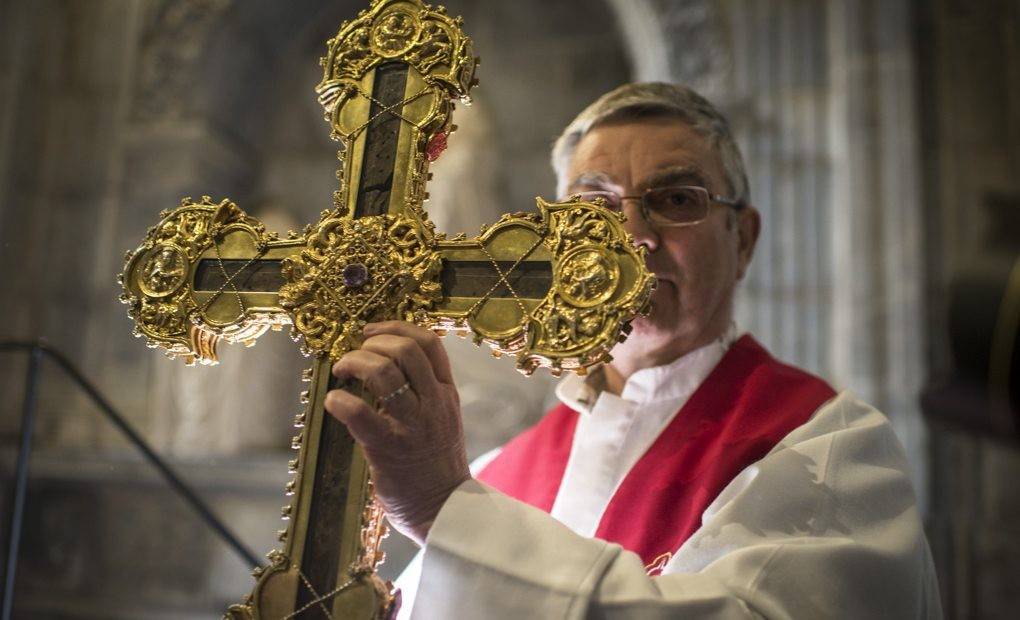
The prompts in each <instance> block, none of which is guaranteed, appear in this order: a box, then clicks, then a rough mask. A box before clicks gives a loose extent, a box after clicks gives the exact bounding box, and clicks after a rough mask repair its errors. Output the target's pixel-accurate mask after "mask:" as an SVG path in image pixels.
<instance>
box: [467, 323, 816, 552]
mask: <svg viewBox="0 0 1020 620" xmlns="http://www.w3.org/2000/svg"><path fill="white" fill-rule="evenodd" d="M833 396H835V392H834V391H833V389H832V388H831V387H830V386H829V385H828V384H827V383H826V382H825V381H823V380H821V379H819V378H817V377H815V376H813V375H810V374H808V373H806V372H804V371H802V370H799V369H797V368H794V367H792V366H788V365H786V364H783V363H781V362H779V361H777V360H776V359H775V358H773V357H772V356H771V355H769V353H768V352H767V351H766V350H765V349H764V348H763V347H762V346H761V345H760V344H758V342H757V341H756V340H755V339H754V338H752V337H751V336H747V335H745V336H743V337H741V338H740V339H738V340H737V341H736V342H735V343H733V345H732V346H731V347H730V348H729V350H728V351H727V352H726V354H725V355H724V356H723V358H722V360H721V361H720V362H719V364H718V365H717V366H716V367H715V369H714V370H713V371H712V372H711V373H710V374H709V376H708V377H707V378H706V379H705V381H704V382H703V383H702V384H701V385H700V386H699V387H698V389H697V390H696V391H695V392H694V394H692V395H691V397H690V398H689V399H688V401H687V403H686V404H685V405H684V406H683V407H682V408H681V409H680V411H679V412H678V413H677V414H676V415H675V416H674V417H673V419H672V420H671V421H670V423H669V424H668V425H667V426H666V428H665V429H664V430H663V431H662V433H661V434H660V435H659V436H658V438H657V439H656V440H655V442H654V443H653V444H652V445H651V447H650V448H649V449H648V450H647V452H645V454H644V455H643V456H642V457H641V458H640V459H639V460H638V462H637V463H636V464H635V465H634V467H632V468H631V470H630V471H629V472H628V473H627V475H626V476H625V477H624V479H623V482H622V483H621V484H620V486H619V488H617V489H616V492H615V493H614V495H613V497H612V499H611V500H610V502H609V505H608V506H607V507H606V510H605V512H604V513H603V514H602V518H601V520H600V522H599V526H598V529H597V530H596V532H595V536H596V537H597V538H600V539H603V540H606V541H609V542H615V543H618V544H620V545H621V546H623V547H624V548H625V549H628V550H630V551H633V552H635V553H637V554H638V555H639V556H641V558H642V560H643V561H644V563H645V565H646V566H649V567H651V571H652V572H658V570H661V568H662V566H663V565H664V564H665V561H664V558H665V559H668V557H669V555H671V554H672V553H675V552H676V550H677V549H679V548H680V546H681V545H682V544H683V543H684V541H686V540H687V539H688V538H689V537H690V536H691V534H693V533H694V532H695V531H697V529H698V528H699V527H701V515H702V513H703V512H704V511H705V509H706V508H707V507H708V505H709V504H711V503H712V500H714V499H715V498H716V496H718V495H719V493H720V491H722V489H723V488H724V487H725V486H726V485H727V484H729V482H730V481H731V480H733V478H734V477H735V476H736V475H737V474H738V473H740V472H741V471H742V470H744V469H745V468H747V467H748V466H749V465H751V464H752V463H754V462H756V461H758V460H760V459H761V458H763V457H764V456H765V455H766V454H767V453H768V452H769V451H770V450H771V449H772V448H773V447H774V446H775V445H776V444H777V443H778V442H779V441H781V440H782V439H783V437H785V436H786V435H787V434H789V433H790V432H792V431H793V430H794V429H796V428H797V427H799V426H801V425H802V424H804V423H805V422H807V421H808V419H809V418H810V417H811V416H812V414H814V412H815V411H817V410H818V408H819V407H820V406H821V405H822V404H823V403H825V402H826V401H828V400H829V399H830V398H832V397H833ZM578 415H579V414H578V413H577V412H576V411H574V410H572V409H570V408H569V407H567V406H566V405H559V406H558V407H555V408H554V409H552V410H551V411H550V412H549V413H547V414H546V415H545V417H543V418H542V420H541V421H540V422H539V423H538V424H536V425H535V426H533V427H531V428H530V429H528V430H527V431H525V432H524V433H522V434H521V435H518V436H517V437H516V438H515V439H513V440H512V441H511V442H509V443H508V444H507V445H506V446H505V447H504V448H503V450H502V451H501V452H500V454H499V456H497V457H496V458H495V459H494V460H493V461H492V462H491V463H489V465H487V466H486V467H485V468H484V469H483V470H482V471H481V472H480V473H479V474H478V476H477V478H478V479H479V480H481V481H482V482H485V483H486V484H489V485H490V486H493V487H495V488H496V489H498V490H500V491H502V492H503V493H506V494H507V495H509V496H511V497H514V498H516V499H518V500H520V501H523V502H525V503H528V504H531V505H532V506H535V507H537V508H540V509H542V510H544V511H546V512H549V511H550V510H551V509H552V506H553V502H554V501H555V499H556V494H557V492H558V491H559V487H560V482H561V480H562V478H563V473H564V471H565V469H566V467H567V461H568V460H569V458H570V450H571V445H572V442H573V437H574V430H575V428H576V425H577V419H578ZM656 569H658V570H656Z"/></svg>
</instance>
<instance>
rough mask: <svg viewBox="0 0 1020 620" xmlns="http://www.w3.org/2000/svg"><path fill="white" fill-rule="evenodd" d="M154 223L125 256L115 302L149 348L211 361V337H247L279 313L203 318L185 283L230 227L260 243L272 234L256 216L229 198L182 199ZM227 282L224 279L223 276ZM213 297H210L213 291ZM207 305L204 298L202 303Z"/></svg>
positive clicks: (272, 322)
mask: <svg viewBox="0 0 1020 620" xmlns="http://www.w3.org/2000/svg"><path fill="white" fill-rule="evenodd" d="M160 217H161V219H160V222H159V224H157V225H156V226H154V227H152V228H150V229H149V232H148V234H147V235H146V238H145V240H144V241H143V242H142V245H140V246H139V247H138V248H137V249H135V250H134V251H131V252H128V253H127V254H126V256H125V263H124V270H123V271H122V273H121V275H120V277H119V278H118V280H119V282H120V283H121V285H122V286H123V293H122V294H121V301H122V302H123V303H125V304H127V305H128V315H129V316H130V317H131V318H132V319H134V321H135V335H136V336H138V337H145V338H146V340H147V341H148V343H149V346H152V347H157V346H158V347H162V348H164V349H166V351H167V354H168V355H169V356H171V357H176V356H181V357H182V358H183V359H184V360H185V362H186V363H189V364H191V363H194V362H196V361H200V362H202V363H204V364H211V363H215V362H216V341H217V340H219V339H220V338H224V339H226V340H228V341H230V342H235V341H251V340H252V339H253V338H256V337H258V336H259V335H260V334H262V333H263V332H264V331H265V330H266V329H268V328H269V327H271V326H272V325H275V324H279V323H281V322H285V321H286V317H285V316H282V315H281V316H275V315H274V316H263V315H261V314H259V313H245V312H241V314H240V315H239V316H238V317H237V320H236V321H234V322H232V323H229V324H226V325H216V324H212V323H210V322H209V321H208V320H206V317H205V316H204V314H203V312H202V310H203V308H202V306H201V305H200V304H199V303H198V301H196V299H195V295H194V290H193V289H192V287H191V286H186V283H187V282H188V279H189V278H190V277H192V276H193V275H194V271H195V269H196V267H197V265H198V262H199V260H200V259H201V258H202V257H203V255H205V254H207V253H208V252H210V251H211V250H214V249H216V243H217V239H218V238H219V237H220V236H221V235H223V234H224V233H225V232H227V231H230V230H238V229H240V230H245V231H247V232H248V234H250V235H251V236H252V237H253V238H254V239H255V240H256V241H255V243H256V244H265V243H267V242H268V241H270V240H272V239H273V238H274V237H273V236H272V235H269V234H267V233H266V231H265V227H264V226H263V225H262V224H261V223H260V222H258V221H257V220H255V219H253V218H250V217H248V216H247V215H246V214H245V213H244V211H242V210H241V209H240V208H238V206H237V205H236V204H234V203H233V202H230V201H229V200H226V199H224V200H221V201H219V202H213V201H212V199H211V198H210V197H208V196H203V197H202V199H201V200H199V201H197V202H196V201H193V200H192V199H191V198H185V199H184V200H182V201H181V205H180V206H179V207H177V208H176V209H173V210H170V211H164V212H163V213H161V214H160ZM225 279H226V281H227V285H229V284H230V278H229V277H227V278H225ZM214 297H215V296H214ZM206 305H208V303H207V304H206Z"/></svg>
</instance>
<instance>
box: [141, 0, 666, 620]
mask: <svg viewBox="0 0 1020 620" xmlns="http://www.w3.org/2000/svg"><path fill="white" fill-rule="evenodd" d="M461 26H462V24H461V20H460V18H456V19H454V18H451V17H449V16H448V15H447V14H446V12H445V10H444V9H443V8H441V7H435V8H433V7H430V6H428V5H425V4H423V3H422V2H421V1H420V0H375V1H373V2H372V3H371V6H370V8H369V9H368V10H365V11H362V12H361V13H360V14H359V15H358V16H357V18H356V19H354V20H352V21H350V22H346V23H344V24H343V25H342V26H341V28H340V31H339V33H338V34H337V35H336V37H334V38H333V39H330V41H329V42H328V52H327V55H326V57H325V58H323V59H322V65H323V79H322V82H321V83H320V84H319V85H318V87H317V88H316V92H317V93H318V95H319V101H320V102H321V103H322V105H323V106H324V108H325V111H326V119H327V120H328V121H329V123H330V127H331V129H332V137H333V138H334V139H336V140H338V141H339V142H340V143H341V145H342V149H341V157H340V159H341V167H340V170H339V172H338V177H339V178H340V189H339V190H338V191H337V192H336V193H335V194H334V207H333V208H332V209H330V210H327V211H324V212H323V213H322V214H321V216H320V218H319V221H318V223H317V224H314V225H309V226H308V227H306V228H305V230H304V232H303V234H296V233H291V234H290V235H289V236H288V237H287V238H282V239H281V238H280V237H279V236H278V235H276V234H274V233H270V232H267V231H266V229H265V227H264V226H263V225H262V224H261V223H260V222H259V221H258V220H256V219H255V218H252V217H250V216H248V215H247V214H245V213H244V212H243V211H242V210H241V209H240V208H239V207H237V206H236V205H235V204H234V203H233V202H231V201H229V200H218V201H214V200H211V199H210V198H209V197H203V198H201V199H200V200H191V199H185V200H183V201H182V202H181V205H180V206H179V207H177V208H175V209H172V210H168V211H164V212H163V213H161V214H160V217H161V219H160V221H159V223H158V224H157V225H156V226H154V227H153V228H151V229H150V230H149V232H148V234H147V236H146V238H145V240H144V242H143V243H142V244H141V245H140V246H139V247H138V248H137V249H136V250H134V251H131V252H128V254H127V257H126V262H125V267H124V270H123V273H122V274H121V282H122V284H123V287H124V293H123V295H122V301H124V303H126V304H128V306H129V311H128V313H129V315H130V316H131V318H132V319H134V321H135V333H136V335H138V336H144V337H145V338H146V340H147V341H148V343H149V344H150V345H151V346H158V347H162V348H164V349H166V350H167V352H168V354H169V355H170V356H172V357H181V358H183V359H184V360H185V362H187V363H189V364H190V363H194V362H196V361H198V362H202V363H215V361H216V344H217V342H218V341H219V340H221V339H223V340H227V341H228V342H244V343H245V344H248V345H251V344H253V343H254V342H255V339H256V338H257V337H258V336H259V335H261V334H262V333H264V332H265V331H266V330H267V329H270V328H275V329H279V328H281V327H282V326H284V325H288V324H289V325H292V334H293V335H294V336H295V339H296V340H299V341H300V342H301V346H302V348H303V350H304V351H305V353H307V354H309V355H311V356H313V357H314V359H315V360H316V362H315V364H314V366H313V368H311V369H309V370H308V371H306V372H305V373H304V376H303V379H304V380H305V381H308V382H310V386H309V389H308V390H307V391H305V392H303V393H302V395H301V401H302V403H304V405H305V406H304V409H303V411H302V412H301V413H299V414H298V416H297V419H296V421H295V423H296V426H297V427H299V428H300V429H301V432H300V434H299V435H297V436H296V437H294V439H293V447H294V448H295V449H296V450H297V451H298V455H297V458H295V459H294V460H292V461H291V463H290V465H291V471H292V473H293V474H294V479H293V480H292V481H291V482H289V483H288V484H287V486H286V493H287V495H288V496H290V497H291V500H292V501H291V503H290V504H288V505H286V506H284V508H283V517H284V519H285V520H286V521H287V524H288V527H287V528H286V529H284V530H281V531H280V540H281V541H282V542H283V543H284V545H283V548H282V549H280V550H277V551H274V552H272V553H270V554H269V559H270V565H269V567H268V568H265V569H256V571H255V574H256V577H257V582H256V585H255V588H254V590H253V592H252V593H251V595H249V596H248V598H247V599H246V600H245V602H244V603H242V604H239V605H235V606H233V607H231V608H230V610H229V611H228V612H227V616H228V617H232V618H265V619H272V620H279V619H283V618H293V617H300V618H345V619H347V618H357V619H361V618H365V619H368V618H384V617H386V616H387V615H388V614H390V613H392V611H393V609H394V596H393V593H392V592H391V590H392V588H391V587H390V586H389V584H386V583H383V582H382V581H381V580H380V579H379V578H378V577H377V576H376V574H375V568H376V566H377V564H378V563H379V561H380V560H381V555H380V552H379V543H380V540H381V538H382V537H383V535H384V532H385V526H384V524H383V520H382V515H381V512H380V510H379V508H378V506H376V504H375V503H374V502H373V500H372V490H371V481H370V479H369V475H368V467H367V464H366V462H365V459H364V456H363V455H362V453H361V451H360V449H359V448H358V447H357V445H356V444H355V443H354V441H353V439H352V438H351V436H350V434H349V433H347V431H346V428H345V427H344V426H343V425H342V424H341V423H340V422H338V421H337V420H336V419H334V418H333V417H332V416H330V415H328V414H327V413H325V410H324V408H323V400H324V398H325V395H326V392H327V391H329V390H330V389H335V388H344V389H348V390H351V391H353V392H355V393H358V394H362V391H361V388H360V386H358V385H355V384H352V383H341V382H339V381H338V380H337V379H335V378H334V377H332V376H331V374H330V367H331V365H332V362H334V361H335V360H337V359H339V357H340V356H342V355H343V354H344V353H346V352H347V351H350V350H352V349H354V348H357V347H358V346H359V344H360V341H361V336H360V334H361V330H362V327H363V326H364V325H365V324H366V323H369V322H374V321H382V320H390V319H402V320H406V321H413V322H415V323H417V324H420V325H424V326H426V327H429V328H431V329H434V330H435V331H437V332H439V333H445V332H460V333H462V334H471V335H472V336H473V338H474V339H475V342H476V343H481V342H486V343H488V344H489V345H490V346H491V347H492V348H493V353H494V354H496V355H497V356H498V355H499V354H508V355H512V356H514V357H516V363H517V368H518V369H519V370H521V371H522V372H525V373H527V374H530V373H531V372H533V371H534V370H535V369H536V368H538V367H548V368H549V369H550V370H551V371H552V372H553V373H554V374H559V373H560V372H562V371H564V370H568V371H574V372H578V373H584V372H585V369H586V368H588V367H589V366H591V365H593V364H597V363H599V362H603V361H606V360H607V359H608V355H609V350H610V349H611V348H612V347H613V345H614V344H616V343H617V342H618V341H620V340H621V339H622V338H624V337H625V336H626V333H627V332H628V331H629V325H628V322H629V321H630V320H631V319H633V318H634V317H635V316H636V315H637V314H638V313H640V312H644V311H646V310H647V309H648V305H649V299H650V296H651V291H652V287H653V285H654V278H653V276H652V275H651V274H650V273H649V272H648V271H647V269H646V267H645V261H644V249H643V248H640V249H639V248H635V247H634V245H633V240H632V239H631V237H630V236H629V235H628V234H627V233H626V231H625V230H624V228H623V219H622V217H621V216H620V215H619V214H616V213H613V212H611V211H609V210H608V209H606V208H605V207H604V205H602V204H592V203H585V202H580V201H578V200H568V201H565V202H556V203H549V202H546V201H543V200H541V199H538V201H537V210H536V211H534V212H529V213H515V214H508V215H504V216H503V217H502V218H501V219H500V220H499V221H498V222H496V223H494V224H492V225H491V226H488V227H485V228H483V229H482V232H481V234H480V235H479V236H477V237H475V238H472V239H468V238H466V237H465V236H464V235H458V236H456V237H453V238H448V237H447V236H446V235H444V234H442V233H438V232H436V230H435V227H434V226H433V224H432V223H431V222H430V221H429V219H428V214H427V213H426V212H425V211H424V209H423V203H424V201H425V199H426V198H427V193H426V191H425V189H426V182H427V180H428V178H429V177H430V175H429V173H428V168H429V163H430V162H431V161H432V160H434V159H435V158H436V157H438V156H439V154H440V153H441V151H442V149H443V148H445V144H446V140H447V138H448V137H449V135H450V133H451V132H452V131H453V130H454V129H455V126H454V125H452V113H453V109H454V101H455V100H458V101H462V102H469V91H470V89H471V88H472V87H473V86H474V85H475V79H474V73H475V68H476V66H477V64H478V59H477V58H476V57H475V56H474V54H473V51H472V45H471V40H470V39H469V38H468V37H467V36H465V34H464V32H463V30H462V28H461Z"/></svg>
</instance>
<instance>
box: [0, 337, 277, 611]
mask: <svg viewBox="0 0 1020 620" xmlns="http://www.w3.org/2000/svg"><path fill="white" fill-rule="evenodd" d="M0 353H26V354H27V355H28V372H27V373H26V374H25V393H24V400H23V401H22V408H21V437H20V441H19V445H18V455H17V460H16V462H15V466H14V484H13V488H12V493H11V496H12V497H11V503H10V515H9V518H8V523H10V533H9V536H8V541H7V554H6V560H5V564H4V566H5V570H4V586H3V603H2V607H0V618H2V620H9V619H10V617H11V612H12V610H13V604H14V579H15V571H16V569H17V563H18V547H19V546H20V544H21V530H22V520H23V518H24V513H25V494H26V491H27V489H28V457H29V454H30V452H31V450H32V434H33V431H34V430H35V410H36V403H37V401H38V393H39V371H40V368H41V366H42V360H43V358H44V357H45V358H49V359H50V360H52V361H53V362H55V363H56V365H57V367H59V368H60V369H61V370H63V371H64V373H65V374H66V375H67V376H68V377H70V378H71V379H72V380H73V381H74V382H75V383H76V384H78V386H79V387H81V389H82V390H83V391H84V392H85V393H86V394H88V396H89V398H90V399H91V400H92V402H93V403H95V405H96V406H97V407H98V408H99V411H100V412H102V414H103V415H104V416H105V417H106V419H107V420H109V421H110V422H111V423H112V424H113V425H114V426H116V427H117V429H118V430H120V432H121V433H123V434H124V436H125V437H126V438H127V440H128V441H129V442H131V444H133V445H134V446H135V447H136V448H138V450H139V451H140V452H141V453H142V456H144V457H145V459H146V460H147V461H149V463H151V464H152V466H153V467H155V468H156V470H157V471H158V472H159V473H160V474H161V475H162V476H163V479H164V480H165V481H166V482H167V484H168V485H170V488H172V489H173V490H174V491H176V492H177V494H178V495H180V496H181V497H182V498H184V500H185V501H186V502H187V503H188V505H190V506H191V507H192V508H193V509H194V510H195V512H197V513H198V516H199V517H201V519H202V521H203V522H205V524H206V525H207V526H208V527H209V528H210V529H211V530H213V531H214V532H216V534H218V535H219V537H220V538H222V539H223V541H224V542H226V543H227V545H229V546H230V548H232V549H233V550H234V551H235V552H237V554H238V555H239V556H241V558H243V559H244V561H245V562H247V563H248V564H249V565H251V566H252V567H255V566H260V565H261V564H262V563H261V562H260V561H259V560H258V558H257V556H256V555H255V554H254V553H252V551H251V550H250V549H248V548H247V547H246V546H245V545H244V544H243V543H242V542H241V541H240V540H239V539H238V538H237V536H236V535H235V534H234V533H233V532H231V531H230V530H229V529H228V528H227V526H226V525H224V524H223V522H221V521H220V520H219V519H218V518H217V517H216V515H215V514H213V512H212V510H210V509H209V506H208V505H206V503H205V502H204V501H202V499H201V498H200V497H199V496H198V495H197V494H196V493H195V491H194V490H193V489H192V488H191V487H189V486H188V485H187V484H186V483H185V482H184V481H183V480H181V478H180V477H179V476H178V475H177V474H176V473H174V471H173V470H172V469H171V468H170V466H169V465H168V464H167V463H166V462H165V461H164V460H163V459H162V458H160V456H159V455H158V454H156V452H155V451H153V449H152V448H151V447H150V446H149V444H148V443H147V442H146V441H145V440H144V439H142V437H141V435H139V434H138V432H137V431H135V429H134V428H132V427H131V425H130V424H128V422H127V420H126V419H125V418H124V416H123V415H121V414H120V413H118V412H117V410H116V409H114V408H113V405H111V404H110V401H108V400H107V399H106V398H105V397H104V396H103V395H102V394H101V393H100V392H99V390H98V389H97V388H96V387H95V385H93V384H92V382H90V381H89V380H88V379H86V378H85V376H84V375H83V374H82V373H81V372H80V371H79V370H78V368H77V367H75V365H74V364H72V363H71V361H70V360H68V359H67V357H66V356H65V355H64V354H62V353H61V352H60V351H58V350H57V349H54V348H53V347H51V346H50V345H49V344H47V343H46V342H45V341H44V340H41V339H40V340H34V341H17V340H16V341H0Z"/></svg>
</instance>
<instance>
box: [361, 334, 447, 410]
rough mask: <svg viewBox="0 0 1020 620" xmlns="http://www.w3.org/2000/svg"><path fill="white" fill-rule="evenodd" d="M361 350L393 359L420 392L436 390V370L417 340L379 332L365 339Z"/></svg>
mask: <svg viewBox="0 0 1020 620" xmlns="http://www.w3.org/2000/svg"><path fill="white" fill-rule="evenodd" d="M361 350H363V351H369V352H371V353H378V354H379V355H383V356H385V357H387V358H389V359H391V360H393V362H394V363H395V364H396V365H397V366H398V367H399V368H400V370H401V371H403V373H404V376H406V377H407V379H408V381H410V382H411V387H412V388H413V389H414V391H415V392H417V393H418V394H421V395H422V396H428V395H431V394H432V393H434V392H435V389H436V385H435V384H436V375H435V372H434V371H433V370H432V364H431V362H430V361H429V358H428V356H427V355H425V352H424V351H423V350H422V348H421V346H419V345H418V342H417V341H416V340H412V339H411V338H406V337H404V336H394V335H392V334H379V335H377V336H372V337H370V338H368V339H367V340H365V342H364V343H363V344H362V345H361Z"/></svg>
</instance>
